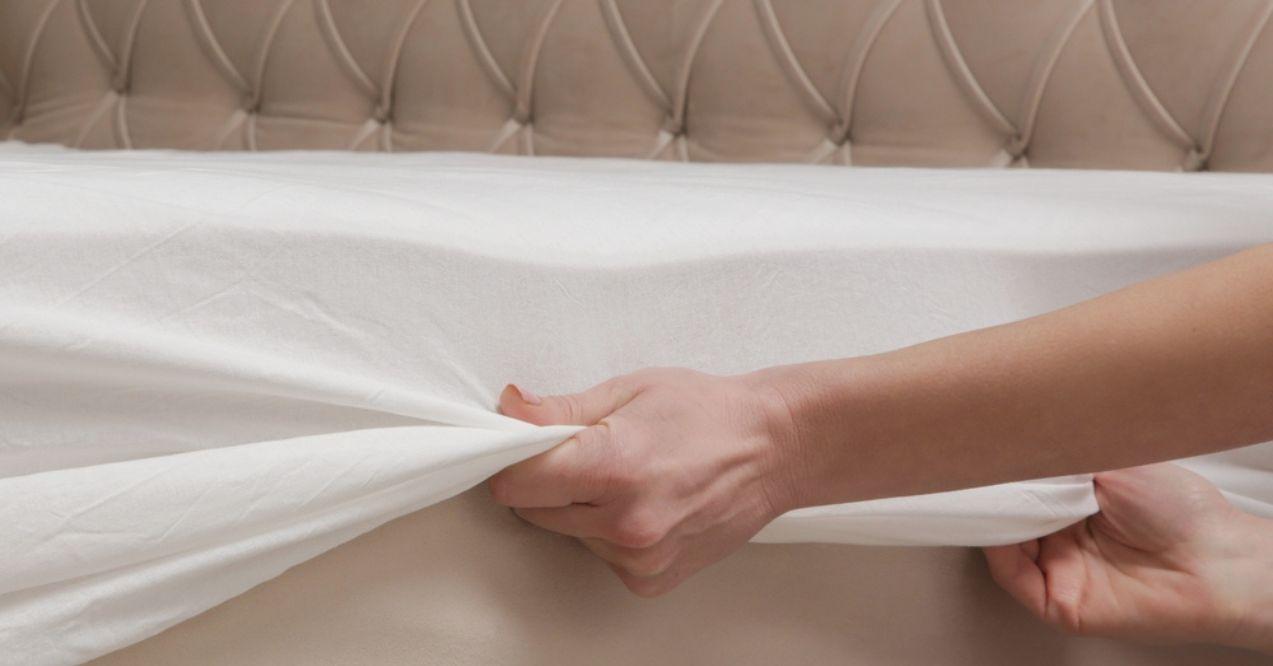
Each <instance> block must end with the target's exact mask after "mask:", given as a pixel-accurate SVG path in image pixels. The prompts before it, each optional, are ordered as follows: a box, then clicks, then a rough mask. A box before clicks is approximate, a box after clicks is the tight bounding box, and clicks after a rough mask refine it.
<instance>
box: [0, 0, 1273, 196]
mask: <svg viewBox="0 0 1273 666" xmlns="http://www.w3.org/2000/svg"><path fill="white" fill-rule="evenodd" d="M1271 14H1273V0H1028V1H1027V0H754V1H753V0H0V138H11V139H18V140H23V141H30V142H49V141H52V142H58V143H64V144H68V145H72V146H80V147H84V148H155V147H168V148H186V149H228V150H272V149H285V148H329V149H331V148H334V149H354V150H395V151H414V150H466V151H493V152H499V153H522V154H538V155H605V156H626V157H646V158H656V159H668V160H694V161H712V160H727V161H754V160H764V161H794V162H815V163H834V164H861V165H933V166H957V165H966V166H1035V167H1104V168H1132V169H1164V170H1176V169H1181V170H1198V169H1211V170H1220V171H1269V170H1273V32H1271V31H1270V30H1269V29H1268V25H1269V19H1270V15H1271Z"/></svg>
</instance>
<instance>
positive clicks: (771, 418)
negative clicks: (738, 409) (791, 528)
mask: <svg viewBox="0 0 1273 666" xmlns="http://www.w3.org/2000/svg"><path fill="white" fill-rule="evenodd" d="M815 365H816V364H799V365H786V366H775V367H772V368H764V369H762V370H757V371H755V372H751V373H748V374H746V375H742V376H741V377H740V379H742V381H743V382H744V383H745V384H746V386H747V387H748V388H749V389H750V390H751V391H752V392H753V394H754V395H756V397H757V399H758V400H759V403H760V405H761V411H762V413H763V414H764V420H765V423H766V427H767V431H768V433H769V448H770V449H771V450H772V453H773V456H772V458H773V465H772V476H773V480H774V484H773V485H774V486H775V487H776V490H775V491H774V493H775V495H776V496H777V497H778V498H779V499H778V502H779V503H780V508H781V511H782V512H784V513H785V512H786V511H790V510H793V509H798V508H801V507H806V506H817V505H822V504H834V503H836V502H841V501H848V499H840V498H837V497H834V495H835V492H836V490H835V489H834V488H833V487H832V486H842V485H844V479H845V478H847V477H848V475H846V474H837V473H835V471H834V465H833V461H832V460H831V458H832V453H833V452H832V451H831V450H830V449H831V448H832V447H829V446H827V444H826V442H825V438H824V437H822V436H821V435H820V434H819V433H818V432H817V424H816V421H817V418H816V417H815V415H814V414H813V412H815V410H816V409H817V406H816V405H815V404H814V400H815V399H816V396H818V395H825V394H827V393H829V392H831V391H832V387H829V386H821V387H820V386H819V383H818V379H817V376H816V375H817V372H816V370H815V369H814V366H815ZM837 477H838V478H839V482H838V483H833V481H835V479H836V478H837Z"/></svg>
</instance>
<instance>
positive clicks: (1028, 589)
mask: <svg viewBox="0 0 1273 666" xmlns="http://www.w3.org/2000/svg"><path fill="white" fill-rule="evenodd" d="M1095 483H1096V497H1097V501H1098V503H1099V504H1100V508H1101V511H1100V513H1098V514H1096V515H1094V516H1092V517H1090V518H1088V519H1087V520H1085V521H1084V522H1082V523H1079V524H1076V525H1073V526H1070V527H1068V528H1066V529H1064V530H1061V531H1060V532H1057V533H1055V534H1052V535H1049V536H1046V537H1044V538H1042V539H1035V540H1032V541H1027V542H1025V543H1021V544H1016V545H1010V546H1000V547H995V548H987V549H985V553H986V560H987V562H988V564H989V566H990V573H991V575H992V576H993V577H994V579H995V581H996V582H998V583H999V585H1000V586H1002V587H1003V588H1004V589H1005V590H1007V591H1008V593H1009V594H1011V595H1012V596H1013V597H1014V598H1015V599H1016V600H1017V601H1019V602H1021V603H1022V604H1023V605H1024V606H1025V607H1026V608H1028V609H1029V610H1030V611H1031V612H1033V613H1034V614H1035V615H1037V616H1039V617H1040V618H1042V619H1043V620H1045V621H1047V622H1049V623H1051V624H1054V625H1057V626H1059V627H1061V628H1063V629H1065V630H1068V631H1070V632H1073V633H1078V634H1090V635H1101V636H1111V637H1118V638H1130V639H1137V640H1143V641H1149V642H1162V643H1183V642H1215V643H1224V644H1229V645H1236V646H1242V647H1248V648H1253V649H1258V650H1265V651H1269V652H1273V522H1270V521H1268V520H1263V519H1260V518H1256V517H1255V516H1251V515H1248V514H1245V513H1242V512H1241V511H1239V510H1237V509H1236V508H1234V507H1233V506H1232V505H1230V504H1229V503H1228V502H1227V501H1226V500H1225V499H1224V497H1223V496H1222V495H1221V494H1220V492H1219V491H1218V490H1217V489H1216V488H1215V486H1213V485H1211V484H1210V483H1209V482H1208V481H1207V480H1206V479H1204V478H1202V477H1201V476H1198V475H1197V474H1194V473H1192V472H1189V471H1187V470H1185V469H1184V468H1181V467H1178V466H1176V465H1171V464H1158V465H1148V466H1144V467H1134V468H1130V469H1124V470H1118V471H1113V472H1104V473H1101V474H1097V475H1096V479H1095Z"/></svg>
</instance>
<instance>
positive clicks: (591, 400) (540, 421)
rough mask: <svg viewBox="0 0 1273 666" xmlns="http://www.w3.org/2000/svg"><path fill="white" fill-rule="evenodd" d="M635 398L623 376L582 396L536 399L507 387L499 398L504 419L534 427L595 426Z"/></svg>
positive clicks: (634, 393)
mask: <svg viewBox="0 0 1273 666" xmlns="http://www.w3.org/2000/svg"><path fill="white" fill-rule="evenodd" d="M635 395H636V387H635V386H633V385H632V384H631V383H630V382H627V381H625V380H624V379H623V378H622V377H618V378H615V379H611V380H609V381H606V382H602V383H600V384H598V385H596V386H594V387H592V388H590V389H588V390H586V391H584V392H582V393H571V394H566V395H550V396H543V397H541V396H539V395H537V394H535V393H534V392H533V391H530V390H528V389H525V388H522V387H520V386H518V385H516V384H509V385H508V386H505V387H504V391H503V392H502V393H500V396H499V411H500V413H501V414H504V415H505V416H511V417H513V418H515V419H521V420H523V421H529V422H530V423H534V424H535V425H585V426H587V425H595V424H596V423H597V422H598V421H600V420H601V419H604V418H605V417H607V416H609V415H610V414H612V413H614V412H615V410H617V409H619V408H620V407H622V406H623V405H625V404H627V403H628V401H630V400H632V398H633V397H635Z"/></svg>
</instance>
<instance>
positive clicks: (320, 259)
mask: <svg viewBox="0 0 1273 666" xmlns="http://www.w3.org/2000/svg"><path fill="white" fill-rule="evenodd" d="M1270 210H1273V179H1270V178H1269V177H1266V176H1255V175H1249V176H1248V175H1224V176H1216V175H1189V176H1183V175H1168V174H1145V173H1100V172H1047V171H1029V172H1023V171H995V172H988V171H949V170H947V171H931V170H907V169H892V170H872V169H836V168H822V167H797V166H764V165H756V166H704V165H678V164H659V163H636V162H622V161H582V160H554V159H525V158H502V157H489V156H475V155H439V154H415V155H362V154H347V153H340V154H337V153H279V154H258V155H235V154H216V155H200V154H180V153H167V152H163V153H148V152H134V153H76V152H71V151H61V150H50V149H33V148H29V147H16V146H9V150H7V151H0V213H2V215H0V654H2V655H4V656H3V657H0V659H3V660H6V661H12V662H14V663H28V664H32V663H67V662H74V661H79V660H83V659H87V658H90V657H92V656H95V655H99V654H102V653H104V652H106V651H109V650H112V649H115V648H118V647H121V646H124V645H127V644H129V643H131V642H134V641H137V640H139V639H141V638H144V637H146V636H148V635H151V634H153V633H155V632H157V631H159V630H161V629H163V628H165V627H167V626H170V625H172V624H174V623H176V622H178V621H180V620H182V619H185V618H188V617H190V616H192V615H194V614H196V613H199V612H200V611H203V610H205V609H207V608H209V607H211V606H212V605H215V604H217V603H219V602H221V601H223V600H225V599H227V598H230V597H232V596H234V595H237V594H239V593H241V592H243V591H244V590H246V589H248V588H250V587H251V586H253V585H255V584H257V583H260V582H262V581H264V580H267V579H269V578H271V577H273V576H275V575H277V574H279V573H280V572H282V571H283V570H285V569H286V568H288V567H290V566H292V565H295V564H297V563H299V562H301V561H304V560H305V559H307V558H310V557H313V556H314V555H316V554H318V553H320V552H322V551H324V550H326V549H328V548H331V547H332V546H334V545H336V544H338V543H340V542H342V541H345V540H348V539H350V538H353V537H354V536H356V535H358V534H360V533H362V532H365V531H366V530H369V529H371V528H372V527H374V526H376V525H378V524H381V523H383V522H385V521H387V520H389V519H392V518H394V517H396V516H399V515H402V514H404V513H406V512H409V511H413V510H416V509H419V508H422V507H425V506H428V505H429V504H432V503H435V502H438V501H440V500H442V499H445V498H447V497H450V496H452V495H454V494H456V493H458V492H461V491H462V490H464V489H466V488H468V487H471V486H472V485H474V484H476V483H478V482H480V481H481V480H482V479H484V478H485V477H487V476H489V475H490V474H491V473H493V472H495V471H496V470H498V469H500V468H502V467H504V466H506V465H508V464H511V463H513V462H515V461H518V460H521V459H524V458H526V457H528V456H530V455H533V454H535V453H537V452H539V451H542V450H545V449H547V448H548V447H551V446H552V445H553V444H555V443H557V442H559V441H561V440H563V439H564V438H566V437H568V436H569V435H570V433H572V432H574V431H575V428H573V427H567V426H557V427H549V428H537V427H533V426H530V425H528V424H524V423H521V422H518V421H514V420H511V419H508V418H505V417H502V416H500V415H498V414H496V413H494V411H493V407H494V405H495V402H496V396H497V395H498V392H499V390H500V389H501V388H502V387H503V385H504V384H505V383H507V382H509V381H517V382H519V383H521V384H523V385H525V386H528V387H530V388H532V389H534V390H536V391H539V392H545V393H553V392H567V391H575V390H580V389H583V388H585V387H587V386H589V385H592V384H594V383H596V382H598V381H600V380H603V379H605V378H607V377H610V376H612V375H615V374H619V373H623V372H627V371H631V370H635V369H637V368H640V367H645V366H651V365H682V366H690V367H694V368H698V369H701V370H705V371H710V372H718V373H736V372H743V371H747V370H751V369H754V368H758V367H763V366H766V365H772V364H778V363H788V362H795V361H803V360H811V359H819V358H832V357H840V356H849V355H856V354H863V353H870V352H878V351H883V350H886V349H891V348H895V347H898V346H902V345H906V344H910V343H914V342H918V341H921V340H925V339H930V338H933V337H937V336H941V335H945V334H950V333H954V332H958V331H962V330H968V329H972V328H976V327H981V326H986V325H991V324H996V323H1002V322H1005V321H1011V320H1015V319H1019V318H1021V317H1025V316H1029V315H1033V314H1038V313H1040V312H1044V311H1047V310H1050V309H1053V308H1056V307H1059V306H1062V305H1066V304H1069V303H1072V302H1075V301H1078V300H1081V299H1083V298H1087V297H1090V296H1094V295H1096V294H1099V293H1102V292H1105V291H1108V290H1111V289H1114V288H1117V287H1120V286H1123V285H1126V284H1129V283H1132V282H1136V281H1139V280H1142V279H1144V278H1147V277H1150V276H1153V275H1157V274H1161V273H1164V272H1168V271H1171V270H1175V269H1179V268H1183V267H1185V266H1189V265H1192V264H1196V263H1199V262H1201V261H1204V260H1208V259H1211V258H1215V257H1218V256H1222V255H1224V254H1227V253H1230V252H1232V251H1235V250H1238V249H1241V248H1243V247H1247V246H1250V245H1254V244H1256V243H1260V242H1268V241H1273V225H1270V224H1269V211H1270ZM1271 453H1273V451H1271V450H1270V449H1269V448H1268V446H1267V445H1265V446H1264V447H1253V448H1250V449H1246V450H1242V451H1238V452H1233V453H1230V454H1225V455H1222V456H1211V457H1207V458H1205V459H1200V460H1196V461H1190V462H1189V463H1188V464H1190V465H1193V466H1194V467H1195V469H1198V470H1199V471H1201V472H1202V473H1204V474H1206V475H1208V476H1209V477H1210V478H1211V479H1212V480H1214V481H1216V482H1217V483H1218V484H1220V485H1221V486H1222V487H1223V488H1225V489H1226V491H1227V492H1228V493H1229V494H1230V496H1231V497H1232V498H1234V500H1235V501H1236V502H1238V503H1239V504H1240V505H1241V506H1243V508H1245V509H1247V510H1251V511H1256V512H1261V513H1268V514H1270V515H1273V455H1270V454H1271ZM1094 510H1095V502H1094V499H1093V496H1092V491H1091V485H1090V479H1089V478H1088V477H1085V476H1078V477H1067V478H1062V479H1053V480H1044V481H1035V482H1028V483H1014V484H1007V485H1002V486H995V487H991V488H980V489H972V490H966V491H959V492H954V493H943V494H940V495H930V496H922V497H912V498H898V499H888V500H879V501H872V502H864V503H859V504H855V505H843V506H834V507H820V508H816V509H807V510H802V511H797V512H795V513H793V514H789V515H788V516H785V517H783V518H781V519H779V520H778V521H777V522H775V523H774V524H773V525H771V526H770V527H768V528H767V529H766V530H765V531H764V532H762V533H761V535H760V536H759V537H758V538H759V539H760V540H767V541H832V542H851V543H870V544H928V545H932V544H950V545H984V544H998V543H1008V542H1015V541H1019V540H1022V539H1026V538H1030V537H1033V536H1038V535H1041V534H1045V533H1048V532H1051V531H1053V530H1056V529H1058V528H1060V527H1062V526H1064V525H1066V524H1069V523H1071V522H1073V521H1075V520H1078V519H1080V518H1082V517H1083V516H1085V515H1088V514H1090V513H1092V512H1093V511H1094Z"/></svg>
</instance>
